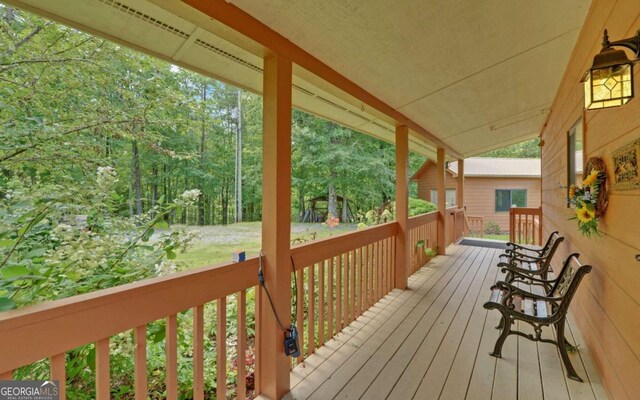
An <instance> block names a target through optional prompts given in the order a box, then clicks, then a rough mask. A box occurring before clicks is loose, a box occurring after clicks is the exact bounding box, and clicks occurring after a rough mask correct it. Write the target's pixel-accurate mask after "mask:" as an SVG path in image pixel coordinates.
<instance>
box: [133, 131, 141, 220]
mask: <svg viewBox="0 0 640 400" xmlns="http://www.w3.org/2000/svg"><path fill="white" fill-rule="evenodd" d="M131 161H132V162H131V168H132V175H133V188H134V192H135V196H136V215H140V214H142V187H141V185H140V152H139V151H138V141H137V140H134V141H133V144H132V160H131Z"/></svg>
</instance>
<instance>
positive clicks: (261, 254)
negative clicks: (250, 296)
mask: <svg viewBox="0 0 640 400" xmlns="http://www.w3.org/2000/svg"><path fill="white" fill-rule="evenodd" d="M263 257H264V253H263V252H262V250H260V256H259V257H258V281H259V282H260V286H262V287H263V288H264V291H265V293H266V294H267V299H268V300H269V305H270V306H271V311H272V312H273V315H274V317H275V318H276V322H277V323H278V325H279V326H280V329H282V330H283V331H284V332H285V333H287V332H291V328H288V329H287V328H285V327H284V325H283V324H282V321H280V317H278V313H277V312H276V307H275V305H274V304H273V299H272V298H271V293H269V289H267V286H266V285H265V283H264V273H263V272H262V258H263ZM290 260H291V270H292V271H293V280H294V285H295V287H296V290H295V291H294V293H295V295H294V301H293V309H294V312H293V317H294V319H295V317H296V312H297V305H298V291H297V288H298V280H297V277H296V273H295V272H296V269H295V264H294V262H293V257H290ZM291 325H292V326H294V325H293V323H292V324H291Z"/></svg>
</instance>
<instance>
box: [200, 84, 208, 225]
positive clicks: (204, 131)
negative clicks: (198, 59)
mask: <svg viewBox="0 0 640 400" xmlns="http://www.w3.org/2000/svg"><path fill="white" fill-rule="evenodd" d="M206 102H207V84H206V83H205V84H203V85H202V131H201V133H200V170H201V171H202V173H203V174H204V172H205V171H204V170H205V165H204V161H205V158H204V157H205V149H206V140H207V104H206ZM199 189H200V196H199V197H198V225H201V226H202V225H204V179H200V187H199Z"/></svg>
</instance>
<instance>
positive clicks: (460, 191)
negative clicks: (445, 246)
mask: <svg viewBox="0 0 640 400" xmlns="http://www.w3.org/2000/svg"><path fill="white" fill-rule="evenodd" d="M456 203H457V204H458V208H462V209H464V159H463V158H458V187H457V188H456ZM462 215H463V216H464V218H466V214H462ZM467 233H468V232H467V224H466V222H465V223H464V233H463V234H464V235H465V236H466V235H467Z"/></svg>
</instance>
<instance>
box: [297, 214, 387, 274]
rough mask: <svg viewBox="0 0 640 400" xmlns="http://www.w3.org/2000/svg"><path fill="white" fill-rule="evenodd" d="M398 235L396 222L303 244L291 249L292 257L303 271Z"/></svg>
mask: <svg viewBox="0 0 640 400" xmlns="http://www.w3.org/2000/svg"><path fill="white" fill-rule="evenodd" d="M397 233H398V223H397V222H396V221H391V222H387V223H385V224H381V225H376V226H373V227H370V228H366V229H363V230H360V231H356V232H347V233H344V234H341V235H336V236H331V237H328V238H325V239H320V240H316V241H313V242H311V243H303V244H301V245H297V246H295V247H292V248H291V257H292V258H293V262H294V264H295V266H296V270H299V269H302V268H304V267H307V266H309V265H312V264H314V263H317V262H320V261H323V260H326V259H327V258H330V257H333V256H337V255H340V254H343V253H346V252H348V251H351V250H355V249H357V248H360V247H362V246H366V245H368V244H371V243H375V242H377V241H379V240H382V239H386V238H388V237H391V236H395V235H396V234H397Z"/></svg>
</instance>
